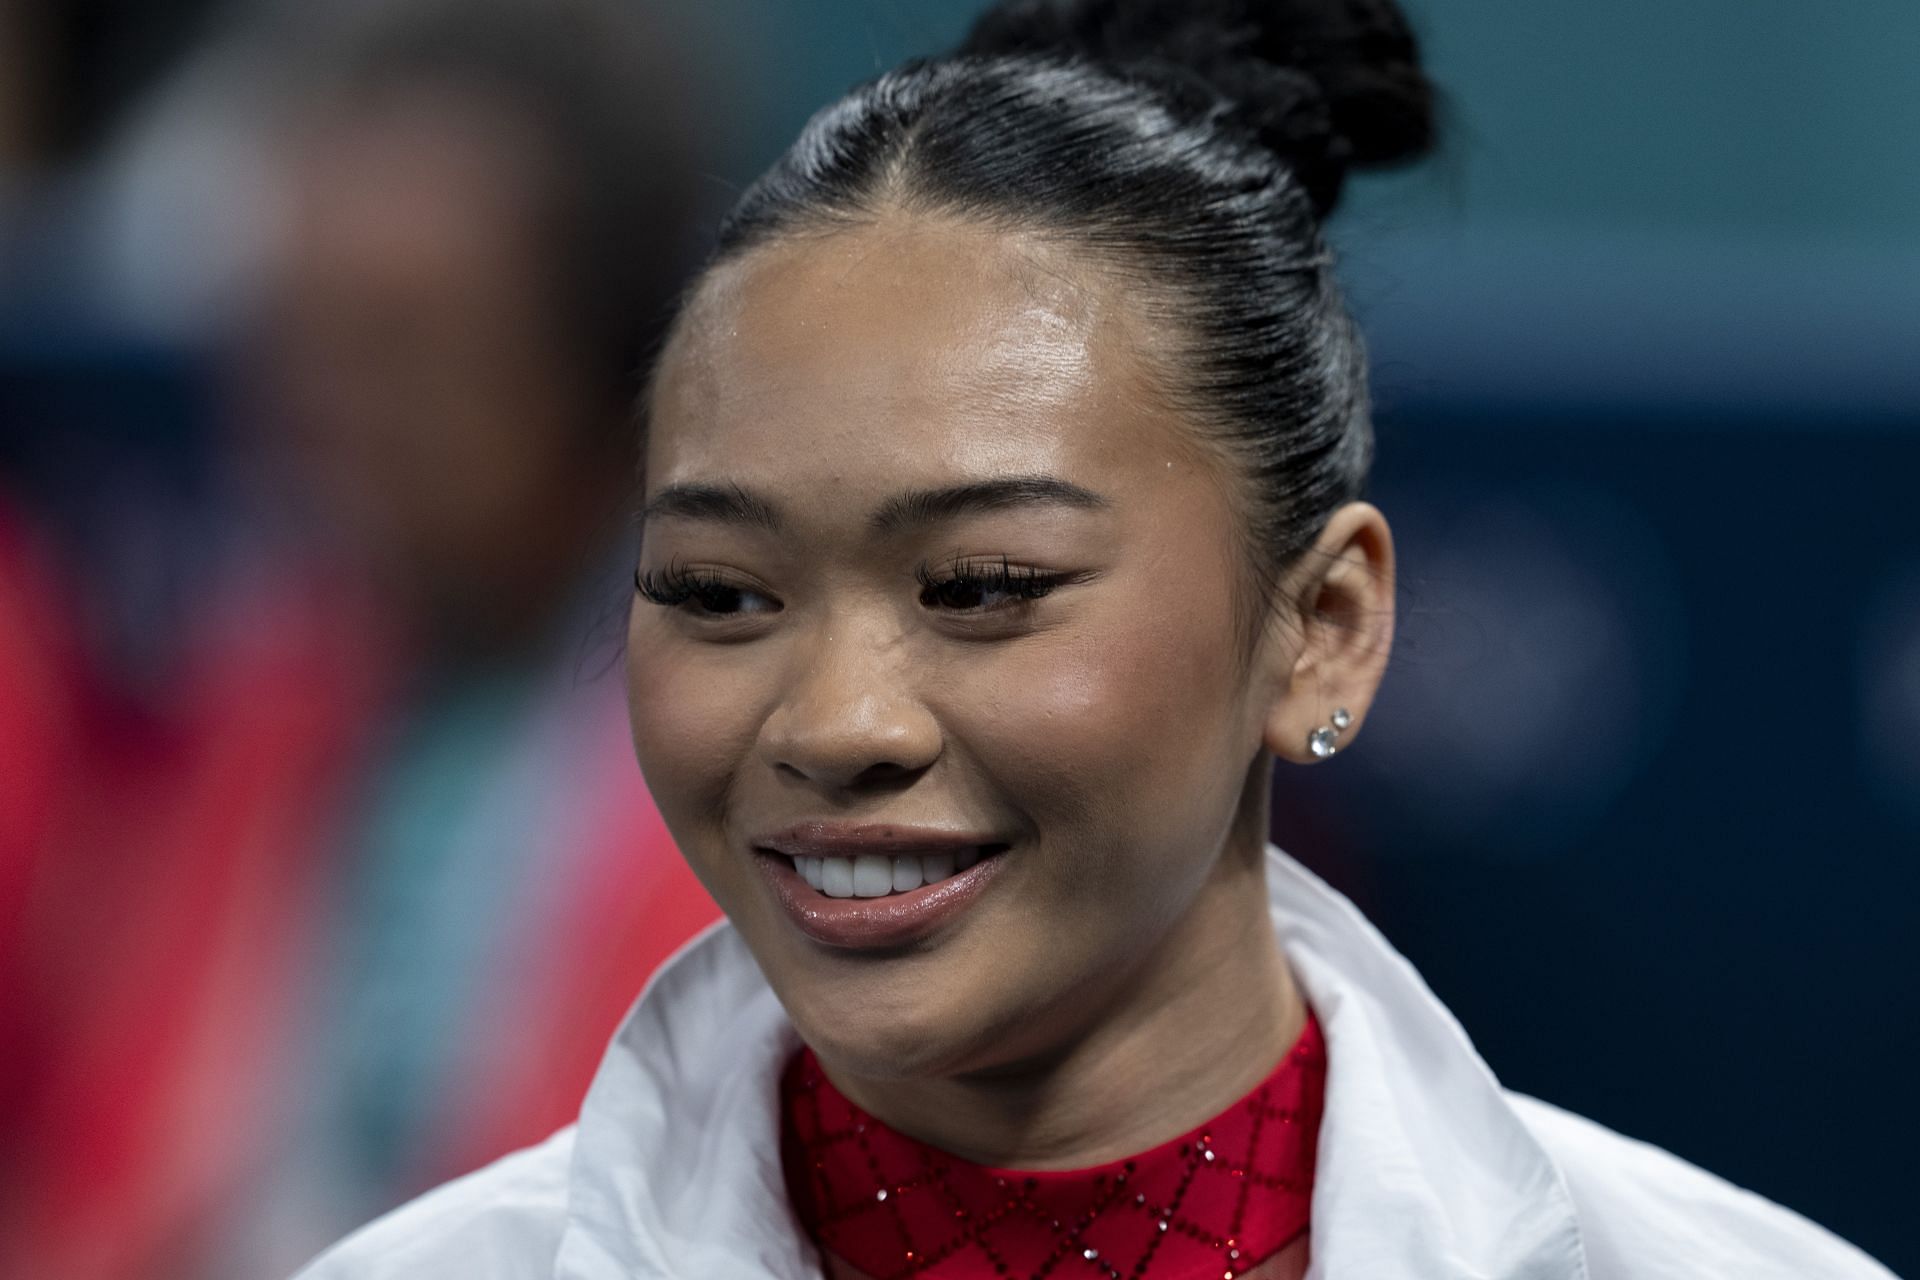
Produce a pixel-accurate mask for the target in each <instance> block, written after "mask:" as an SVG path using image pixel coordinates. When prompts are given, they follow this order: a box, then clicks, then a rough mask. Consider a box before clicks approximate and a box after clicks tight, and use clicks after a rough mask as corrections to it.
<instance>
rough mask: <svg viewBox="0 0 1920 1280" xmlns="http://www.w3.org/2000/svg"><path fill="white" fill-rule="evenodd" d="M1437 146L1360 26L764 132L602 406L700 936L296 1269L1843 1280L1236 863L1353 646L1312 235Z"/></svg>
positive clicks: (1374, 13) (1279, 866)
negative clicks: (640, 521)
mask: <svg viewBox="0 0 1920 1280" xmlns="http://www.w3.org/2000/svg"><path fill="white" fill-rule="evenodd" d="M1429 134H1430V120H1429V93H1428V87H1427V85H1426V82H1425V81H1424V79H1423V78H1422V76H1421V73H1420V71H1419V69H1418V67H1417V64H1416V61H1415V51H1414V46H1413V41H1412V39H1411V38H1410V36H1409V34H1408V32H1407V29H1406V26H1405V23H1404V22H1403V20H1402V19H1401V17H1400V16H1399V14H1398V13H1397V12H1396V11H1394V10H1393V9H1392V8H1391V6H1390V5H1388V4H1386V3H1373V2H1371V0H1363V2H1355V0H1349V2H1347V3H1340V2H1339V0H1325V2H1323V3H1318V4H1311V3H1305V2H1304V0H1301V2H1298V3H1294V4H1291V5H1286V4H1270V5H1266V6H1260V7H1258V8H1256V7H1254V6H1252V5H1247V4H1244V3H1227V2H1225V0H1223V2H1222V3H1217V4H1206V5H1196V4H1192V3H1185V4H1179V5H1175V4H1173V3H1164V4H1159V5H1156V4H1124V3H1123V4H1116V3H1112V2H1111V0H1107V2H1104V3H1103V2H1099V0H1092V2H1087V3H1077V4H1076V3H1067V4H1053V3H1045V2H1044V0H1025V2H1020V0H1016V2H1014V3H1009V4H1007V5H1004V6H1003V7H1001V8H999V9H997V10H995V11H993V12H991V13H989V14H988V15H987V16H986V17H985V18H984V19H983V20H982V21H981V23H980V24H979V25H978V27H977V28H976V29H975V31H974V32H973V34H972V35H971V37H970V38H969V40H968V42H967V44H966V45H965V47H964V48H963V49H962V50H961V51H960V52H959V53H958V54H956V55H954V56H953V57H950V58H947V59H944V60H941V61H937V62H931V63H924V64H912V65H909V66H907V67H904V68H901V69H900V70H897V71H895V72H893V73H891V74H889V75H886V76H883V77H882V78H880V79H879V80H877V81H875V82H873V83H871V84H869V85H866V86H864V87H862V88H860V89H857V90H855V91H854V92H853V93H852V94H850V95H849V96H848V97H847V98H846V99H844V100H843V101H841V102H839V103H837V104H835V105H833V106H832V107H830V108H829V109H827V110H826V111H825V112H823V113H821V114H820V115H819V116H818V117H816V118H815V120H814V121H813V122H812V123H811V124H810V125H809V126H808V128H807V130H806V132H805V133H804V134H803V135H802V136H801V138H800V140H799V141H798V142H797V143H796V144H795V146H794V147H793V149H792V150H791V151H790V152H789V153H788V154H787V155H786V156H785V157H784V158H783V159H782V160H781V161H780V162H779V163H778V164H777V165H776V166H775V167H774V169H773V170H772V171H771V172H770V173H769V174H768V175H766V177H764V178H763V179H762V180H761V181H760V183H758V184H757V185H756V186H755V187H753V188H752V189H751V190H749V191H748V192H747V194H746V195H745V196H744V197H743V198H742V200H741V202H740V204H739V206H738V207H737V208H736V209H735V210H734V211H733V213H732V215H731V217H730V218H729V220H728V221H727V223H726V224H725V226H724V227H723V229H722V233H721V240H720V248H719V252H718V254H717V256H716V258H715V261H714V262H713V263H712V264H711V265H710V267H709V269H708V270H707V272H706V274H705V275H704V277H703V278H702V280H701V281H700V283H699V284H698V286H697V288H696V289H695V290H694V291H693V292H692V293H691V295H690V296H689V298H688V300H687V302H686V305H685V307H684V310H683V312H682V314H681V315H680V317H679V319H678V323H677V325H676V327H675V329H674V332H673V335H672V337H671V340H670V342H669V343H668V345H667V347H666V349H665V351H664V352H663V354H662V356H661V359H660V361H659V364H658V366H657V368H656V369H655V376H654V380H653V385H652V388H651V390H650V392H649V397H648V402H647V408H648V413H647V424H648V429H647V438H646V441H645V451H644V458H645V464H644V476H645V496H644V507H643V512H644V525H643V528H644V542H643V549H642V553H641V557H640V564H639V567H638V571H637V574H636V585H637V588H638V597H637V599H636V602H635V605H634V609H633V614H632V621H631V630H630V637H629V639H630V647H629V662H628V676H629V688H630V711H631V716H632V722H633V730H634V741H635V745H636V749H637V753H638V756H639V760H640V764H641V767H642V771H643V772H644V773H645V775H646V777H647V780H648V782H649V784H650V786H651V788H652V790H653V793H654V795H655V797H656V799H657V801H658V803H659V805H660V808H661V811H662V813H663V815H664V816H665V818H666V821H667V823H668V826H669V827H670V829H671V830H672V832H673V835H674V837H675V840H676V841H677V843H678V845H679V847H680V849H681V850H682V852H683V853H684V854H685V855H686V857H687V859H688V860H689V862H690V863H691V864H692V865H693V867H694V868H695V870H696V871H697V872H698V874H699V875H700V878H701V879H702V881H703V882H704V883H705V884H706V886H707V888H708V889H709V890H710V891H711V892H712V894H713V896H714V898H715V899H716V900H717V901H718V902H719V903H720V905H721V906H722V908H723V909H724V910H725V911H726V913H727V915H728V917H729V919H730V925H729V926H728V927H724V928H722V929H720V930H718V931H716V932H713V933H709V934H708V935H706V936H705V937H703V938H702V939H701V940H699V941H698V942H696V943H694V944H693V945H691V946H690V947H689V948H688V949H686V950H685V951H684V952H683V953H682V954H681V955H680V956H679V957H678V958H677V959H676V960H675V961H674V962H673V963H671V964H670V965H669V966H668V967H667V968H666V969H665V970H663V971H662V972H661V974H660V975H659V976H658V977H657V978H656V979H655V980H654V982H653V983H652V984H651V986H650V987H649V989H648V990H647V992H646V993H645V994H644V995H643V996H642V998H641V1000H640V1003H639V1005H638V1006H637V1007H636V1008H635V1010H634V1011H633V1013H632V1014H631V1015H630V1017H629V1020H628V1022H627V1023H626V1025H625V1026H624V1027H623V1029H622V1031H621V1032H620V1034H619V1036H618V1037H617V1038H616V1041H615V1043H614V1044H613V1046H612V1048H611V1049H610V1050H609V1053H608V1055H607V1057H606V1059H605V1060H604V1062H603V1064H602V1066H601V1069H600V1072H599V1075H598V1076H597V1077H596V1080H595V1083H594V1086H593V1090H592V1092H591V1093H590V1095H589V1097H588V1099H587V1102H586V1104H585V1107H584V1109H583V1111H582V1114H581V1117H580V1120H579V1123H578V1125H577V1126H575V1127H574V1128H571V1129H568V1130H564V1131H562V1132H561V1133H559V1134H557V1135H555V1136H554V1137H553V1138H552V1139H550V1140H549V1141H548V1142H546V1143H545V1144H543V1145H541V1146H539V1147H536V1148H532V1149H530V1150H528V1151H526V1152H522V1153H520V1154H518V1155H516V1156H513V1157H509V1158H508V1159H507V1160H505V1161H502V1162H500V1163H499V1164H496V1165H493V1166H490V1167H489V1168H487V1169H484V1170H482V1171H480V1172H479V1173H476V1174H474V1175H471V1176H470V1177H468V1178H466V1179H463V1180H461V1181H460V1182H457V1183H454V1184H451V1185H449V1186H448V1187H445V1188H442V1189H441V1190H439V1191H437V1192H435V1193H433V1194H431V1195H429V1196H427V1197H425V1198H424V1199H422V1200H421V1201H418V1202H416V1203H415V1204H413V1205H411V1206H408V1207H406V1208H403V1209H401V1210H399V1211H398V1212H396V1213H395V1214H393V1215H391V1216H390V1217H388V1218H387V1219H384V1220H383V1221H381V1222H380V1223H377V1224H375V1225H374V1226H372V1227H370V1228H368V1229H367V1230H366V1231H364V1232H363V1233H361V1234H360V1235H359V1236H356V1237H354V1238H352V1239H351V1240H349V1241H348V1242H346V1243H345V1244H343V1245H342V1246H340V1247H339V1248H338V1249H337V1250H336V1251H335V1252H333V1253H331V1254H329V1255H327V1257H325V1258H324V1259H322V1260H321V1261H320V1262H319V1263H317V1264H316V1265H315V1266H314V1267H313V1268H312V1269H311V1270H310V1272H309V1273H308V1274H309V1275H310V1276H312V1277H315V1278H316V1280H332V1278H334V1277H361V1276H378V1277H385V1276H396V1277H397V1276H402V1275H405V1276H421V1275H428V1276H448V1277H452V1276H460V1277H485V1276H499V1277H508V1276H512V1277H523V1276H549V1275H552V1276H562V1277H567V1278H569V1280H588V1278H593V1280H612V1278H613V1277H627V1276H671V1277H687V1278H696V1277H697V1278H701V1280H705V1278H707V1277H725V1278H729V1280H731V1278H732V1277H757V1276H775V1277H812V1276H818V1275H823V1274H824V1275H825V1276H828V1277H833V1278H835V1280H843V1278H846V1277H866V1278H869V1280H885V1278H886V1277H892V1276H906V1275H929V1276H939V1277H952V1278H956V1280H957V1278H961V1277H980V1276H1039V1275H1050V1276H1055V1275H1057V1276H1081V1275H1085V1276H1093V1277H1102V1276H1105V1277H1118V1276H1126V1277H1152V1278H1154V1280H1170V1278H1184V1277H1198V1276H1239V1277H1260V1278H1261V1280H1277V1278H1280V1277H1288V1278H1292V1277H1300V1276H1303V1275H1307V1274H1312V1275H1315V1276H1321V1275H1324V1276H1330V1277H1364V1278H1366V1280H1378V1278H1381V1277H1427V1276H1476V1277H1482V1276H1484V1277H1495V1276H1498V1277H1594V1278H1595V1280H1601V1278H1604V1277H1628V1276H1634V1277H1639V1276H1649V1275H1673V1276H1709V1275H1714V1276H1717V1275H1724V1276H1741V1277H1752V1276H1783V1277H1784V1276H1796V1277H1798V1276H1813V1275H1818V1276H1885V1274H1886V1273H1885V1272H1884V1270H1882V1269H1881V1268H1879V1267H1877V1266H1876V1265H1875V1264H1874V1263H1873V1262H1871V1261H1870V1260H1869V1259H1867V1258H1866V1257H1864V1256H1863V1255H1861V1254H1860V1253H1858V1252H1857V1251H1855V1250H1853V1249H1852V1248H1850V1247H1849V1246H1847V1245H1845V1244H1844V1243H1842V1242H1840V1241H1838V1240H1836V1239H1834V1238H1833V1237H1832V1236H1830V1235H1828V1234H1826V1233H1825V1232H1823V1231H1822V1230H1821V1229H1820V1228H1818V1227H1815V1226H1813V1225H1812V1224H1810V1223H1808V1222H1806V1221H1804V1220H1802V1219H1799V1218H1797V1217H1795V1216H1793V1215H1792V1214H1790V1213H1788V1212H1787V1211H1785V1210H1783V1209H1780V1208H1777V1207H1775V1206H1773V1205H1770V1204H1768V1203H1766V1202H1765V1201H1763V1200H1760V1199H1759V1198H1757V1197H1754V1196H1751V1195H1748V1194H1746V1193H1744V1192H1741V1191H1738V1190H1735V1189H1734V1188H1731V1187H1729V1186H1727V1185H1726V1184H1724V1183H1722V1182H1719V1181H1718V1180H1716V1179H1714V1178H1712V1177H1711V1176H1710V1175H1707V1174H1705V1173H1702V1172H1700V1171H1698V1170H1695V1169H1693V1168H1691V1167H1689V1166H1687V1165H1685V1164H1683V1163H1681V1162H1680V1161H1678V1160H1676V1159H1674V1158H1672V1157H1670V1156H1668V1155H1666V1154H1664V1153H1662V1152H1660V1151H1657V1150H1655V1149H1653V1148H1650V1147H1646V1146H1643V1145H1640V1144H1637V1143H1634V1142H1630V1141H1628V1140H1626V1139H1623V1138H1620V1137H1618V1136H1616V1135H1614V1134H1612V1133H1609V1132H1607V1131H1606V1130H1603V1129H1601V1128H1599V1127H1597V1126H1595V1125H1592V1124H1590V1123H1588V1122H1586V1121H1583V1120H1580V1119H1578V1118H1576V1117H1574V1116H1571V1115H1568V1114H1566V1113H1564V1112H1560V1111H1557V1110H1555V1109H1553V1108H1551V1107H1549V1106H1547V1105H1545V1104H1542V1103H1538V1102H1534V1101H1532V1100H1529V1099H1524V1098H1518V1097H1515V1096H1513V1095H1510V1094H1507V1093H1505V1092H1503V1091H1502V1090H1501V1089H1500V1087H1499V1086H1498V1084H1497V1083H1496V1082H1495V1080H1494V1079H1493V1077H1492V1075H1491V1074H1490V1073H1489V1071H1488V1070H1487V1068H1486V1066H1485V1065H1484V1064H1483V1063H1482V1062H1481V1061H1480V1060H1479V1058H1478V1057H1477V1056H1475V1054H1474V1052H1473V1050H1472V1048H1471V1046H1470V1045H1469V1043H1468V1042H1467V1040H1466V1038H1465V1036H1464V1035H1463V1034H1462V1033H1461V1031H1460V1029H1459V1028H1458V1026H1457V1025H1456V1024H1455V1023H1454V1022H1453V1021H1452V1019H1451V1018H1450V1017H1449V1016H1448V1014H1447V1013H1446V1011H1445V1010H1444V1009H1442V1008H1441V1007H1440V1006H1439V1005H1438V1004H1437V1003H1436V1002H1435V1001H1434V999H1433V997H1432V996H1431V994H1429V993H1428V992H1427V990H1426V989H1425V987H1424V986H1423V985H1422V984H1421V982H1420V980H1419V978H1418V977H1417V975H1415V974H1414V973H1413V972H1412V971H1411V969H1410V968H1409V967H1408V966H1407V964H1406V963H1405V961H1403V960H1402V959H1401V958H1400V957H1399V956H1398V955H1397V954H1395V953H1394V952H1393V951H1392V950H1391V949H1390V948H1389V947H1388V946H1387V944H1386V943H1385V942H1384V941H1383V940H1382V939H1381V938H1380V937H1379V936H1378V935H1377V934H1376V933H1375V932H1373V930H1372V929H1371V928H1370V927H1369V926H1368V925H1367V924H1366V922H1365V921H1364V920H1363V919H1362V918H1361V917H1360V916H1359V915H1358V913H1357V912H1356V911H1355V910H1354V909H1353V907H1352V906H1351V905H1350V904H1348V903H1347V902H1346V901H1345V900H1343V899H1341V898H1340V897H1339V896H1338V895H1336V894H1335V893H1334V892H1333V891H1332V890H1330V889H1328V888H1327V887H1326V886H1325V885H1323V884H1321V883H1320V882H1319V881H1317V880H1316V879H1314V878H1313V877H1312V876H1311V875H1309V874H1308V873H1307V872H1306V871H1304V870H1303V869H1302V868H1300V867H1299V866H1298V865H1297V864H1295V863H1294V862H1292V861H1291V860H1289V859H1288V858H1287V857H1286V856H1285V855H1283V854H1281V853H1280V852H1279V851H1277V850H1273V849H1269V848H1267V847H1266V845H1265V832H1266V830H1267V805H1268V780H1269V775H1270V770H1271V768H1272V767H1273V762H1274V760H1275V759H1276V758H1277V759H1279V760H1281V761H1284V762H1286V763H1288V764H1291V765H1303V766H1304V765H1310V764H1312V763H1314V762H1316V761H1318V760H1323V759H1325V758H1326V757H1328V756H1330V755H1332V754H1334V753H1335V752H1336V751H1338V750H1344V749H1347V748H1348V747H1350V746H1351V744H1352V743H1353V741H1354V739H1355V736H1356V734H1357V733H1358V732H1359V730H1360V728H1361V726H1362V725H1363V724H1364V723H1365V720H1366V715H1367V710H1368V707H1369V704H1370V702H1371V700H1372V697H1373V694H1374V690H1375V688H1376V686H1377V684H1378V682H1379V679H1380V675H1381V671H1382V669H1383V666H1384V664H1385V661H1386V657H1387V651H1388V647H1389V641H1390V637H1391V629H1392V613H1393V595H1392V583H1393V550H1392V541H1391V538H1390V536H1389V532H1388V527H1387V524H1386V521H1385V519H1384V518H1383V517H1382V515H1381V514H1380V512H1379V511H1377V510H1375V509H1374V508H1373V507H1371V506H1368V505H1366V504H1365V503H1362V502H1360V501H1358V494H1359V492H1360V489H1361V485H1362V481H1363V480H1364V478H1365V473H1366V468H1367V462H1368V457H1369V453H1370V433H1369V422H1368V412H1367V402H1366V395H1365V369H1364V361H1363V357H1362V354H1361V346H1360V342H1359V339H1358V337H1357V335H1356V334H1355V332H1354V330H1353V328H1352V325H1351V323H1350V322H1349V320H1348V319H1347V316H1346V313H1345V311H1344V310H1343V308H1342V304H1341V302H1340V300H1339V296H1338V294H1337V292H1336V291H1335V288H1334V285H1333V283H1332V279H1331V276H1330V274H1329V262H1328V255H1327V251H1326V248H1325V246H1324V244H1323V242H1322V240H1321V238H1320V234H1319V226H1320V223H1321V220H1322V219H1324V218H1325V216H1326V215H1327V213H1328V212H1329V211H1330V210H1331V209H1332V208H1333V206H1334V203H1335V201H1336V200H1337V198H1338V196H1339V193H1340V188H1341V183H1342V179H1343V177H1344V175H1345V173H1346V171H1347V170H1348V168H1349V167H1350V166H1352V165H1356V164H1367V163H1384V162H1391V161H1397V160H1403V159H1409V158H1412V157H1414V156H1416V155H1418V154H1419V153H1420V152H1422V151H1423V150H1424V149H1425V147H1426V146H1427V144H1428V141H1429Z"/></svg>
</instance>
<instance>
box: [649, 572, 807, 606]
mask: <svg viewBox="0 0 1920 1280" xmlns="http://www.w3.org/2000/svg"><path fill="white" fill-rule="evenodd" d="M633 587H634V590H636V591H638V592H639V593H640V595H641V598H643V599H645V600H647V601H648V602H649V603H652V604H657V605H659V606H661V607H662V608H667V609H681V610H684V611H685V612H687V613H690V614H693V615H694V616H696V617H713V618H737V617H744V616H750V615H754V614H763V613H778V612H780V608H781V606H780V602H779V601H778V600H775V599H774V598H773V597H772V596H769V595H767V594H765V593H764V592H760V591H756V590H754V589H753V588H752V587H749V586H746V585H744V584H742V583H739V582H733V581H729V580H728V579H727V578H725V577H723V576H722V575H721V574H719V573H717V572H715V571H714V570H712V569H689V568H684V567H681V566H678V565H668V566H667V567H666V568H665V569H663V570H657V571H656V570H642V571H637V572H635V574H634V575H633Z"/></svg>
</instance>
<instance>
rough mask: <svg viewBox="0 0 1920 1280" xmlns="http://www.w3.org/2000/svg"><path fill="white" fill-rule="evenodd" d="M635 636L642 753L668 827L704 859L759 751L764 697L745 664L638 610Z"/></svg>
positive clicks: (634, 703)
mask: <svg viewBox="0 0 1920 1280" xmlns="http://www.w3.org/2000/svg"><path fill="white" fill-rule="evenodd" d="M646 607H649V606H636V620H635V623H634V625H633V626H631V627H630V628H629V630H628V638H627V713H628V718H629V720H630V721H631V723H632V726H633V749H634V756H635V758H636V759H637V760H638V761H639V763H640V772H641V773H642V775H643V776H644V777H645V778H646V780H647V786H648V789H649V790H650V791H651V792H652V793H653V797H654V802H655V804H656V805H657V806H658V807H659V809H660V814H661V816H662V817H663V818H665V819H666V821H667V826H668V829H669V830H671V831H672V832H673V835H674V838H675V840H677V841H678V842H679V844H680V848H681V849H682V851H683V852H685V853H686V855H687V856H688V857H689V858H691V859H694V860H695V861H696V862H698V861H699V860H700V859H701V857H702V856H703V854H704V853H705V848H704V847H705V846H706V845H708V844H710V843H711V842H712V840H713V838H714V836H715V835H716V834H717V833H718V829H719V826H720V823H721V821H722V818H723V813H722V810H723V806H724V802H725V798H726V796H727V794H728V792H729V790H730V788H731V786H732V784H733V780H734V779H735V777H736V776H737V775H738V773H739V770H740V768H741V765H742V762H743V761H744V759H745V757H746V754H747V753H748V751H749V750H750V749H751V745H752V741H753V734H754V725H755V724H756V723H757V721H756V717H755V711H754V709H755V707H756V706H757V697H758V694H757V692H756V688H755V684H754V681H753V680H752V679H751V678H750V674H749V673H748V672H745V671H743V670H741V669H740V665H739V664H737V663H736V664H732V665H730V666H726V667H721V666H718V665H716V664H715V662H714V661H713V660H712V657H711V655H707V654H702V653H700V652H699V650H698V649H697V648H694V647H692V646H688V645H685V644H676V643H674V642H673V640H672V639H671V638H670V637H661V636H659V635H658V632H657V629H656V627H654V626H652V625H649V621H650V620H648V619H646V618H644V616H643V615H640V614H638V612H637V611H638V609H641V608H646Z"/></svg>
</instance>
